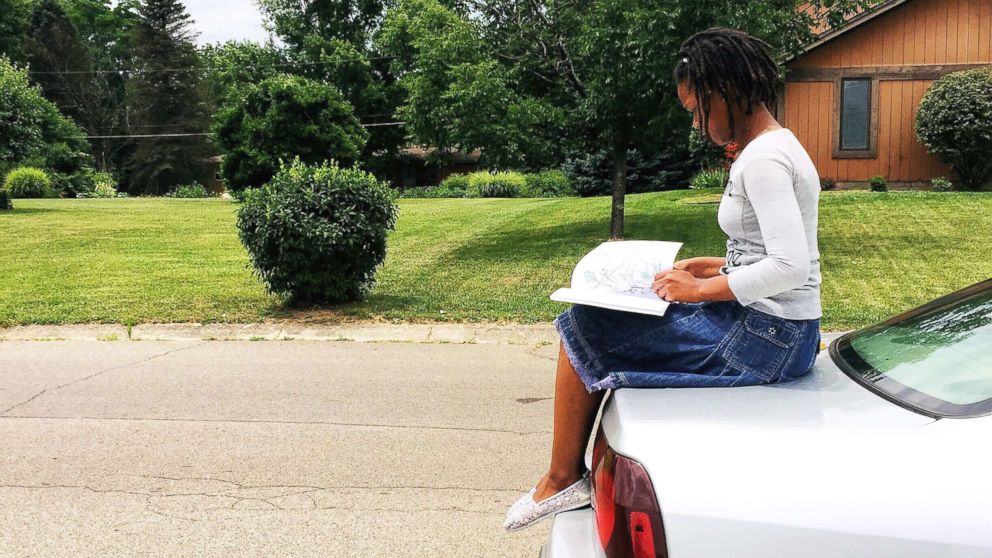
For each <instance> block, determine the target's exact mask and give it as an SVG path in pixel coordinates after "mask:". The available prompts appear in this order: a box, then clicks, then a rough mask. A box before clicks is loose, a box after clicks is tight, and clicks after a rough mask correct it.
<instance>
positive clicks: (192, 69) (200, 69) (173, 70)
mask: <svg viewBox="0 0 992 558" xmlns="http://www.w3.org/2000/svg"><path fill="white" fill-rule="evenodd" d="M393 58H399V57H398V56H369V57H366V58H340V59H338V60H323V61H320V62H283V63H279V64H253V65H249V66H242V67H240V68H238V69H248V70H258V69H263V68H285V67H295V66H323V65H325V64H342V63H344V62H363V61H366V60H391V59H393ZM222 69H224V68H221V67H216V66H215V67H207V66H201V67H188V68H161V69H158V70H128V69H120V68H118V69H116V70H65V71H60V72H40V71H39V72H32V71H28V75H62V74H175V73H182V72H190V73H192V72H210V71H213V70H222Z"/></svg>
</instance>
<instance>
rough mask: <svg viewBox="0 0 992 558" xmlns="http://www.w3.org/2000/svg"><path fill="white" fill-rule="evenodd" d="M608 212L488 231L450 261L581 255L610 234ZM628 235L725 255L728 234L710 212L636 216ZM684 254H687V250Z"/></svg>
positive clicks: (509, 260)
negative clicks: (508, 229)
mask: <svg viewBox="0 0 992 558" xmlns="http://www.w3.org/2000/svg"><path fill="white" fill-rule="evenodd" d="M609 222H610V221H609V216H608V215H607V216H606V217H605V218H595V219H585V220H581V221H573V222H571V223H559V224H555V225H549V226H545V227H538V228H530V229H525V230H520V229H518V230H511V231H498V232H492V231H483V232H481V233H480V234H479V235H477V236H475V237H474V238H472V239H471V240H469V241H467V242H465V243H464V244H462V245H461V246H459V247H457V248H456V249H454V250H453V251H451V252H450V253H449V254H448V255H447V256H446V257H445V259H446V260H448V261H451V262H458V263H459V265H463V264H464V262H492V261H499V262H506V263H522V262H533V261H535V260H538V259H546V258H560V257H562V256H566V255H570V256H572V257H575V258H576V262H578V258H579V257H581V256H583V255H585V254H586V252H588V251H589V250H591V249H593V248H595V247H596V246H598V245H599V244H600V243H602V242H606V241H607V240H608V238H609ZM624 230H625V234H624V238H626V239H629V240H670V241H676V242H682V243H683V244H685V245H686V248H688V250H685V249H684V252H692V253H693V254H701V253H702V254H708V255H712V256H719V255H722V254H723V252H724V250H725V248H724V242H725V237H724V236H723V233H722V232H721V231H720V229H719V228H718V226H717V225H716V222H715V219H714V216H713V215H710V214H708V213H702V212H700V213H696V214H685V213H674V212H673V213H666V214H664V215H658V216H652V215H642V214H638V215H631V216H628V217H627V218H626V223H625V227H624ZM682 255H685V254H682Z"/></svg>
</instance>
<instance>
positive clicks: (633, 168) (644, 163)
mask: <svg viewBox="0 0 992 558" xmlns="http://www.w3.org/2000/svg"><path fill="white" fill-rule="evenodd" d="M562 168H563V170H564V171H565V173H566V175H567V176H568V178H569V181H570V183H571V188H572V190H574V191H575V193H576V194H578V195H580V196H605V195H609V194H611V193H612V192H613V156H612V155H611V154H610V152H609V151H608V150H605V149H600V150H595V149H594V150H591V151H586V150H582V151H577V152H573V154H572V155H570V156H569V157H568V159H566V161H565V164H564V166H563V167H562ZM699 168H700V165H699V162H698V161H697V160H696V159H695V158H694V157H693V156H692V155H690V153H689V152H688V151H687V150H686V149H685V148H683V147H679V146H671V147H669V148H667V149H666V151H663V152H661V153H657V154H654V155H645V154H644V153H643V152H641V151H639V150H636V149H630V150H628V151H627V193H628V194H637V193H641V192H659V191H663V190H676V189H680V188H685V187H686V184H687V183H688V181H689V178H691V177H692V174H693V173H694V172H696V171H697V170H699Z"/></svg>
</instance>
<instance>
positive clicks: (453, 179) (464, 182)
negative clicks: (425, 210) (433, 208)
mask: <svg viewBox="0 0 992 558" xmlns="http://www.w3.org/2000/svg"><path fill="white" fill-rule="evenodd" d="M439 188H443V189H444V190H447V191H450V192H462V193H463V194H464V193H465V190H468V174H452V175H450V176H448V178H445V179H444V180H442V181H441V184H440V185H439Z"/></svg>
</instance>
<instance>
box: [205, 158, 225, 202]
mask: <svg viewBox="0 0 992 558" xmlns="http://www.w3.org/2000/svg"><path fill="white" fill-rule="evenodd" d="M223 162H224V156H223V155H215V156H213V157H208V158H206V159H204V160H203V178H202V184H203V186H204V187H205V188H206V189H207V192H210V193H211V194H216V195H220V194H223V193H224V177H223V176H222V175H221V172H220V167H221V163H223Z"/></svg>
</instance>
